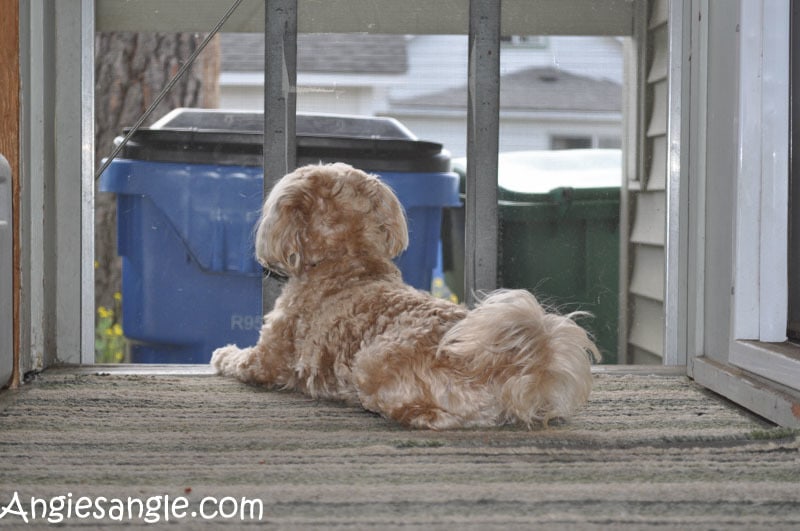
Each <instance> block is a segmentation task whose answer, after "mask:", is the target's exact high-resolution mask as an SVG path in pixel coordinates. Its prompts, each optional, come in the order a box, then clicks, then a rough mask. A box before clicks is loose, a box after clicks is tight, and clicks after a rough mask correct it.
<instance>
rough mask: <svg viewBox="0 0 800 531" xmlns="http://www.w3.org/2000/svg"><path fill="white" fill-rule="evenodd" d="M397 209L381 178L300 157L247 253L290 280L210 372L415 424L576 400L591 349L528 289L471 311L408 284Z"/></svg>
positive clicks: (540, 417)
mask: <svg viewBox="0 0 800 531" xmlns="http://www.w3.org/2000/svg"><path fill="white" fill-rule="evenodd" d="M407 245H408V232H407V229H406V221H405V216H404V214H403V209H402V207H401V205H400V202H399V201H398V199H397V197H396V196H395V195H394V193H393V192H392V191H391V190H390V189H389V187H387V186H386V185H385V184H383V183H382V182H381V181H380V180H378V178H376V177H374V176H371V175H368V174H366V173H364V172H362V171H360V170H357V169H354V168H352V167H351V166H348V165H346V164H331V165H320V166H305V167H303V168H300V169H298V170H296V171H294V172H293V173H290V174H289V175H286V176H285V177H283V179H281V180H280V181H279V182H278V184H277V185H276V186H275V187H274V189H273V190H272V192H271V193H270V194H269V197H268V198H267V200H266V202H265V203H264V208H263V212H262V215H261V219H260V221H259V226H258V231H257V235H256V254H257V256H258V259H259V261H260V262H261V264H262V265H264V266H265V267H266V268H268V269H270V270H272V271H275V272H279V273H281V274H283V275H285V276H287V277H288V281H287V283H286V285H285V287H284V288H283V292H282V293H281V296H280V297H279V298H278V300H277V301H276V303H275V309H274V310H273V311H271V312H270V313H269V314H267V315H266V316H265V317H264V326H263V328H262V329H261V334H260V337H259V339H258V343H257V344H256V345H255V346H253V347H250V348H244V349H240V348H238V347H236V346H235V345H228V346H225V347H222V348H219V349H217V350H216V351H215V352H214V355H213V357H212V358H211V364H212V365H213V367H214V368H215V369H216V370H217V372H218V373H220V374H224V375H230V376H234V377H236V378H238V379H240V380H242V381H245V382H254V383H260V384H265V385H268V386H273V387H280V388H286V389H293V390H299V391H302V392H304V393H307V394H309V395H311V396H313V397H320V398H331V399H337V400H345V401H347V402H349V403H352V404H360V405H361V406H363V407H364V408H366V409H368V410H370V411H374V412H376V413H380V414H381V415H384V416H386V417H388V418H391V419H394V420H396V421H398V422H400V423H402V424H404V425H407V426H412V427H415V428H432V429H447V428H456V427H467V426H492V425H500V424H504V423H510V422H517V423H523V424H526V425H528V426H530V425H531V424H532V423H533V422H534V421H540V422H543V423H544V424H545V425H546V423H547V421H548V420H549V419H552V418H556V417H558V418H566V417H569V416H570V415H572V414H573V413H575V411H576V410H577V409H578V408H579V407H580V406H582V405H583V404H584V403H585V402H586V400H587V398H588V396H589V392H590V390H591V387H592V376H591V373H590V370H589V369H590V358H591V357H592V356H594V357H599V354H598V351H597V348H596V347H595V345H594V343H592V341H591V340H590V339H589V338H588V337H587V334H586V332H585V331H584V330H583V329H582V328H581V327H580V326H578V325H577V324H575V322H574V321H573V320H572V319H571V318H570V317H571V316H572V315H570V316H561V315H556V314H548V313H546V312H545V311H544V310H543V309H542V307H541V306H540V305H539V304H538V302H537V301H536V299H535V298H534V297H533V295H531V294H530V293H528V292H527V291H524V290H514V291H496V292H494V293H492V294H490V295H489V296H487V297H486V298H485V299H484V300H483V301H482V302H481V303H480V304H479V305H478V306H477V307H476V308H475V309H473V310H471V311H468V310H467V309H465V308H464V307H463V306H459V305H456V304H453V303H450V302H447V301H443V300H440V299H436V298H433V297H432V296H431V295H430V294H428V293H425V292H422V291H418V290H415V289H413V288H411V287H410V286H407V285H405V284H404V283H403V281H402V279H401V276H400V271H399V270H398V269H397V267H396V266H395V265H394V264H393V263H392V258H394V257H395V256H397V255H398V254H399V253H400V252H402V251H403V250H404V249H405V248H406V246H407Z"/></svg>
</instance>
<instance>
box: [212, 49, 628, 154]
mask: <svg viewBox="0 0 800 531" xmlns="http://www.w3.org/2000/svg"><path fill="white" fill-rule="evenodd" d="M622 46H623V44H622V39H619V38H615V37H510V38H507V39H506V40H505V41H504V43H503V48H502V56H501V73H502V81H501V91H502V94H503V95H502V98H501V103H502V105H503V112H502V115H501V119H502V120H503V122H502V129H501V141H500V145H501V150H503V151H512V150H530V149H558V148H569V147H619V146H620V144H621V141H620V138H621V100H622V85H621V81H622V75H623V66H622V61H623V54H622ZM221 48H222V74H221V76H220V91H221V106H222V107H225V108H237V109H254V110H255V109H258V110H260V109H262V108H263V91H262V86H263V48H264V40H263V35H261V34H223V35H222V43H221ZM297 55H298V57H297V61H298V78H297V85H298V89H297V90H298V95H297V109H298V111H300V112H328V113H342V114H364V115H383V116H392V117H395V118H398V119H399V120H400V121H402V122H403V123H405V124H406V125H407V126H408V127H409V128H410V129H411V130H412V131H413V132H414V133H415V134H416V135H417V136H419V137H420V138H423V139H425V140H434V141H437V142H441V143H443V144H444V145H445V147H446V148H447V149H448V150H449V151H450V152H451V153H452V154H453V156H463V155H464V154H465V145H466V112H467V107H466V82H467V58H468V51H467V39H466V37H465V36H463V35H461V36H459V35H419V36H402V35H368V34H303V35H300V36H299V37H298V53H297Z"/></svg>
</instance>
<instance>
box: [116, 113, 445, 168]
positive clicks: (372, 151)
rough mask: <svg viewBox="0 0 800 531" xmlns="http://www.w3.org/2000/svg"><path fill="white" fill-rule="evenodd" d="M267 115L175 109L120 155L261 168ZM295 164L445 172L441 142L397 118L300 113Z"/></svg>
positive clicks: (136, 137)
mask: <svg viewBox="0 0 800 531" xmlns="http://www.w3.org/2000/svg"><path fill="white" fill-rule="evenodd" d="M263 130H264V114H263V113H262V112H244V111H227V110H208V109H183V108H180V109H175V110H173V111H171V112H170V113H168V114H166V115H165V116H164V117H163V118H161V119H160V120H159V121H158V122H156V123H155V124H153V126H152V127H150V128H144V129H140V130H138V131H137V132H136V133H135V134H134V135H133V136H132V137H131V139H130V140H129V141H128V143H127V144H126V145H125V148H124V149H123V150H122V157H123V158H127V159H133V160H146V161H154V162H179V163H191V164H209V165H231V166H234V165H235V166H261V165H262V152H263ZM296 133H297V164H298V166H302V165H304V164H315V163H319V162H346V163H348V164H352V165H353V166H355V167H358V168H361V169H364V170H371V171H387V172H390V171H391V172H413V173H423V172H424V173H431V172H446V171H449V168H450V157H449V154H448V153H447V151H446V150H444V149H442V145H441V144H439V143H436V142H427V141H422V140H418V139H417V137H416V136H414V134H413V133H411V131H409V130H408V129H407V128H406V127H405V126H404V125H403V124H401V123H400V122H398V121H397V120H395V119H393V118H382V117H362V116H347V115H331V114H302V113H300V114H298V115H297V125H296Z"/></svg>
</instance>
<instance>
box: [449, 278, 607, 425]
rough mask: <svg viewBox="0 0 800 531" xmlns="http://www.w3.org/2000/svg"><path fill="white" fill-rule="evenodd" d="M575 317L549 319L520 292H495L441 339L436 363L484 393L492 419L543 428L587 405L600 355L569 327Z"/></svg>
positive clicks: (577, 330) (580, 332)
mask: <svg viewBox="0 0 800 531" xmlns="http://www.w3.org/2000/svg"><path fill="white" fill-rule="evenodd" d="M579 315H581V314H580V313H578V312H576V313H572V314H569V315H565V316H562V315H558V314H553V313H547V312H546V311H545V310H544V309H543V308H542V306H541V305H540V304H539V302H538V301H537V300H536V298H535V297H534V296H533V295H531V294H530V293H528V292H527V291H525V290H499V291H495V292H493V293H491V294H489V295H488V296H487V297H486V298H485V299H483V301H481V302H480V304H479V305H478V306H477V307H476V308H475V309H473V310H472V311H470V312H469V313H468V314H467V316H466V317H465V318H464V319H463V320H462V321H460V322H459V323H457V324H456V325H455V326H453V328H451V329H450V330H449V331H448V332H447V333H446V334H445V336H444V338H443V339H442V341H441V342H440V344H439V350H438V354H437V357H441V356H444V357H447V358H449V359H450V360H451V362H452V363H453V366H454V367H458V372H459V373H461V374H462V375H463V376H464V377H466V378H467V379H468V380H469V381H471V382H473V383H475V384H478V385H479V386H480V387H484V386H486V388H488V389H487V390H488V391H489V393H490V395H491V398H490V401H491V402H494V404H493V407H492V409H494V410H495V411H497V413H498V415H499V416H500V418H499V419H497V420H499V421H501V422H504V421H512V422H513V421H518V422H522V423H525V424H527V425H530V424H532V423H533V422H534V421H540V422H542V423H544V424H545V425H546V424H547V422H548V421H549V420H550V419H553V418H567V417H570V416H572V415H573V414H574V413H575V412H576V411H577V410H578V409H579V408H580V407H581V406H582V405H583V404H584V403H585V402H586V401H587V399H588V398H589V392H590V391H591V388H592V375H591V372H590V366H591V360H592V359H594V360H597V361H599V359H600V353H599V351H598V350H597V347H596V346H595V344H594V343H593V342H592V340H591V339H590V338H589V336H588V335H587V333H586V331H585V330H584V329H583V328H581V327H580V326H579V325H578V324H577V323H575V321H574V320H573V318H574V317H577V316H579ZM440 359H441V358H440Z"/></svg>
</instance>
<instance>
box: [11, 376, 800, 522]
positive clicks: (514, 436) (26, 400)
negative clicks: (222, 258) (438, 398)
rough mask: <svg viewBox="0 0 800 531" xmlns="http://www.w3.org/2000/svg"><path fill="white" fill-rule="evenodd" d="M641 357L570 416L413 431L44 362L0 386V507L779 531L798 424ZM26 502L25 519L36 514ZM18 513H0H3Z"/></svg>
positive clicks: (266, 518)
mask: <svg viewBox="0 0 800 531" xmlns="http://www.w3.org/2000/svg"><path fill="white" fill-rule="evenodd" d="M653 371H655V374H650V373H649V371H648V369H644V370H642V369H639V370H638V371H635V372H632V373H630V372H629V373H623V372H621V371H620V370H619V369H604V368H602V367H600V368H598V371H597V372H596V373H595V377H596V378H595V390H594V392H593V394H592V397H591V400H590V402H589V404H588V406H587V407H586V408H585V410H584V411H583V413H582V414H580V415H579V416H578V417H576V418H575V419H573V420H572V421H570V422H569V423H566V424H561V425H558V426H551V427H550V428H549V429H534V430H531V431H528V430H526V429H522V428H502V429H495V430H462V431H450V432H429V431H409V430H406V429H402V428H400V427H398V426H396V425H394V424H392V423H390V422H388V421H386V420H384V419H382V418H380V417H377V416H375V415H372V414H370V413H366V412H364V411H360V410H358V409H354V408H351V407H347V406H344V405H340V404H336V403H330V402H322V401H315V400H312V399H310V398H307V397H305V396H302V395H298V394H293V393H286V392H268V391H265V390H263V389H261V388H257V387H251V386H247V385H243V384H240V383H238V382H235V381H233V380H229V379H223V378H220V377H217V376H212V375H210V374H208V371H207V369H206V368H180V369H167V368H165V367H160V368H158V367H156V368H141V367H132V368H127V369H126V368H122V369H111V368H109V369H106V368H103V367H93V368H81V369H55V370H49V371H46V372H45V373H43V374H42V375H40V376H38V377H37V378H36V380H35V381H33V382H31V383H30V384H28V385H25V386H24V387H23V388H22V389H20V390H17V391H6V392H3V393H0V463H2V464H1V465H0V467H2V473H1V474H0V513H2V512H3V509H4V508H7V507H9V506H12V505H11V503H10V502H11V501H12V500H13V496H14V494H15V493H16V494H17V496H18V499H19V503H20V504H21V505H19V506H21V507H24V508H26V510H27V509H30V507H29V503H30V499H31V497H32V496H33V497H36V498H43V499H45V500H50V499H51V498H53V497H56V496H65V497H66V498H64V500H65V501H67V502H70V501H71V502H72V503H77V501H78V499H79V498H80V497H83V496H86V497H89V498H90V499H91V500H92V501H93V502H95V503H99V502H98V501H97V500H100V501H102V503H106V501H105V500H107V501H108V504H109V507H104V509H105V511H104V512H106V514H105V515H104V519H103V520H102V521H101V520H95V519H94V516H89V517H87V518H79V517H78V516H76V514H77V512H80V511H76V510H75V509H74V508H73V511H72V514H71V517H70V518H69V519H66V515H67V513H66V509H65V510H64V513H63V514H64V515H65V520H64V522H62V525H64V524H66V525H68V526H81V527H82V528H92V527H97V528H100V527H102V528H107V527H108V526H109V525H110V524H114V523H118V524H119V525H129V524H135V525H144V524H145V521H144V520H142V519H139V518H136V514H134V518H133V519H132V520H128V519H127V517H128V515H127V514H125V515H124V517H123V518H117V517H116V516H118V515H117V514H112V511H111V510H110V506H111V505H112V502H113V501H114V500H116V499H117V498H118V499H119V500H124V501H125V502H126V503H127V499H128V497H132V498H138V499H142V500H146V499H147V498H148V497H149V496H160V497H162V498H161V499H162V501H163V500H165V498H163V497H165V496H169V499H170V503H172V500H175V499H177V498H180V497H185V498H186V499H187V500H188V503H189V507H188V509H187V510H186V511H178V513H173V514H172V515H169V514H165V513H164V509H163V507H162V508H161V510H160V513H159V515H158V523H160V524H162V525H163V524H165V523H166V522H165V520H167V519H169V522H168V523H169V524H170V527H171V528H187V529H188V528H192V529H194V528H198V527H201V526H204V525H205V526H210V525H211V523H210V522H207V521H204V520H203V519H202V517H201V515H200V509H201V508H203V507H201V505H202V504H203V500H204V499H205V498H207V497H213V498H214V499H215V500H217V501H221V500H222V499H223V498H225V497H232V498H233V499H226V500H225V501H224V503H223V504H222V506H220V507H219V508H220V509H221V511H217V512H221V513H224V514H225V515H228V514H230V513H232V512H234V511H235V509H236V507H237V505H236V504H235V503H234V501H239V502H240V501H241V498H242V497H247V498H248V499H258V500H260V501H261V503H263V516H262V518H261V520H260V521H259V520H258V519H257V518H256V519H252V520H251V519H250V518H249V514H246V515H245V520H241V519H240V516H241V515H240V514H236V515H235V516H232V517H231V518H228V519H225V518H222V515H220V514H218V515H217V518H216V520H215V521H214V522H213V523H214V524H215V525H216V524H223V523H224V524H227V525H229V526H232V527H240V526H248V525H252V526H257V525H264V524H265V523H266V524H267V525H268V528H271V529H308V528H318V529H321V528H324V529H327V528H379V529H393V528H397V527H418V528H424V529H481V530H484V529H512V528H526V529H533V528H536V529H619V528H623V527H629V528H635V529H655V528H658V529H670V528H676V529H678V528H679V529H737V528H741V529H767V528H768V529H771V530H773V529H797V528H799V527H800V432H798V431H792V430H787V429H782V428H776V427H773V426H772V425H770V424H768V423H765V422H764V421H762V420H760V419H758V418H755V417H753V416H751V415H749V414H748V413H746V412H744V411H742V410H741V409H739V408H737V407H735V406H733V405H731V404H730V403H728V402H726V401H724V400H722V399H720V398H719V397H717V396H716V395H713V394H711V393H709V392H707V391H705V390H703V389H701V388H700V387H699V386H696V385H695V384H693V383H692V382H691V381H690V380H688V379H687V378H685V377H683V376H680V375H677V374H674V373H669V372H667V371H664V370H659V369H658V368H654V369H653ZM98 496H102V497H104V498H102V499H99V498H97V497H98ZM14 507H18V506H16V505H13V506H12V508H14ZM209 507H210V508H209ZM239 507H242V505H241V503H240V504H239ZM203 509H204V512H205V514H209V513H211V512H212V510H213V506H208V505H206V506H205V507H204V508H203ZM42 510H43V509H42V508H41V507H39V514H37V516H38V518H37V519H35V520H32V521H31V523H33V524H35V525H34V526H32V527H34V528H35V527H38V526H41V527H45V526H46V524H47V521H46V520H44V519H43V518H42V515H41V512H42ZM18 512H19V511H11V512H9V513H8V514H6V515H5V517H3V518H2V519H0V527H3V526H4V525H9V524H20V523H22V517H21V516H20V515H19V514H16V513H18ZM90 512H91V511H90ZM135 512H136V511H135V508H134V513H135ZM192 512H195V513H196V517H195V518H192V517H191V513H192ZM82 514H84V515H86V511H83V513H82ZM175 514H179V515H180V514H184V515H185V516H184V517H183V518H179V517H175V516H174V515H175ZM28 516H29V517H30V516H31V513H30V512H28ZM153 518H154V516H153V515H151V520H150V521H152V519H153ZM119 520H122V521H119Z"/></svg>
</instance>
